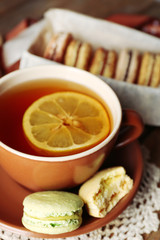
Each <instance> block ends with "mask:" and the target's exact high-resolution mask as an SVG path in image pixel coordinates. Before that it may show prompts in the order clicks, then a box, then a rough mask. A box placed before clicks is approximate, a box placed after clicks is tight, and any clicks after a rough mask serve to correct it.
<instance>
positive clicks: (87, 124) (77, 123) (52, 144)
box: [23, 92, 110, 156]
mask: <svg viewBox="0 0 160 240" xmlns="http://www.w3.org/2000/svg"><path fill="white" fill-rule="evenodd" d="M23 130H24V133H25V136H26V138H27V139H28V141H29V143H30V145H31V146H32V147H33V148H34V149H35V150H36V151H37V152H38V153H40V154H42V155H47V156H65V155H68V154H75V153H79V152H81V151H84V150H87V149H89V148H91V147H92V146H95V145H96V144H98V143H100V142H101V141H103V140H104V139H105V138H106V137H107V136H108V134H109V133H110V120H109V116H108V113H107V111H106V110H105V108H104V107H103V105H102V104H101V103H99V102H98V101H97V100H95V99H94V98H92V97H89V96H87V95H84V94H81V93H77V92H56V93H53V94H50V95H46V96H43V97H41V98H39V99H38V100H36V101H35V102H34V103H32V105H30V106H29V108H28V109H27V110H26V111H25V113H24V116H23Z"/></svg>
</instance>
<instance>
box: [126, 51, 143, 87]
mask: <svg viewBox="0 0 160 240" xmlns="http://www.w3.org/2000/svg"><path fill="white" fill-rule="evenodd" d="M139 61H140V54H139V52H138V51H137V50H133V51H131V60H130V65H129V69H128V75H127V78H126V82H129V83H135V81H136V78H137V73H138V69H139Z"/></svg>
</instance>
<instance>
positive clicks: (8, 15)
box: [0, 0, 160, 240]
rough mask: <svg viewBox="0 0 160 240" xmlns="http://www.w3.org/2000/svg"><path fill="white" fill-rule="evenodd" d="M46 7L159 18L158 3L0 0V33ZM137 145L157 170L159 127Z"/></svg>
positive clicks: (148, 129) (154, 237)
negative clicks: (141, 145)
mask: <svg viewBox="0 0 160 240" xmlns="http://www.w3.org/2000/svg"><path fill="white" fill-rule="evenodd" d="M48 8H65V9H71V10H74V11H76V12H80V13H85V14H88V15H90V16H94V17H99V18H106V17H108V16H110V15H111V14H116V13H132V14H145V15H149V16H153V17H159V18H160V1H158V0H157V1H152V0H142V1H140V0H116V1H113V0H98V1H96V0H95V1H94V0H12V1H10V0H0V34H2V35H4V34H6V33H7V32H8V31H9V30H10V29H12V28H13V27H14V26H15V25H16V24H18V23H19V22H20V21H21V20H23V19H25V18H26V17H30V18H34V19H38V18H40V17H42V16H43V13H44V12H45V11H46V10H47V9H48ZM140 142H141V143H143V144H144V145H145V146H146V147H147V148H148V149H149V150H150V153H151V161H154V162H155V164H156V165H157V166H159V167H160V147H159V145H160V127H153V126H145V130H144V133H143V135H142V136H141V138H140ZM159 218H160V212H159ZM143 238H144V239H145V240H160V228H159V231H157V232H152V233H150V234H149V235H148V234H144V235H143ZM117 240H118V239H117Z"/></svg>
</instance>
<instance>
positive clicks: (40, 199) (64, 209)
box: [23, 191, 83, 218]
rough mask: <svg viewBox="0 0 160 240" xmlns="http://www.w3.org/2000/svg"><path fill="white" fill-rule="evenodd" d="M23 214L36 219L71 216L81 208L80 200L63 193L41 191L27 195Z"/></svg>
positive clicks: (73, 195)
mask: <svg viewBox="0 0 160 240" xmlns="http://www.w3.org/2000/svg"><path fill="white" fill-rule="evenodd" d="M23 205H24V212H26V213H27V214H28V215H29V216H32V217H36V218H45V217H51V216H54V217H57V216H65V215H73V214H74V212H75V211H79V210H81V209H82V207H83V201H82V200H81V198H80V197H79V196H78V195H76V194H73V193H70V192H69V193H68V192H63V191H43V192H35V193H32V194H30V195H28V196H27V197H26V198H25V199H24V201H23Z"/></svg>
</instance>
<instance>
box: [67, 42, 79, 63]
mask: <svg viewBox="0 0 160 240" xmlns="http://www.w3.org/2000/svg"><path fill="white" fill-rule="evenodd" d="M80 45H81V42H80V41H79V40H75V39H73V40H72V41H71V42H70V43H69V45H68V47H67V49H66V53H65V56H64V64H65V65H68V66H72V67H74V66H75V65H76V61H77V57H78V51H79V49H80Z"/></svg>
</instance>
